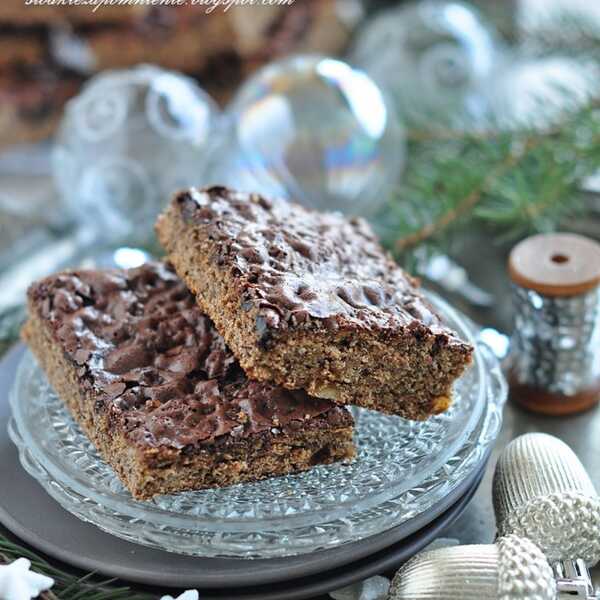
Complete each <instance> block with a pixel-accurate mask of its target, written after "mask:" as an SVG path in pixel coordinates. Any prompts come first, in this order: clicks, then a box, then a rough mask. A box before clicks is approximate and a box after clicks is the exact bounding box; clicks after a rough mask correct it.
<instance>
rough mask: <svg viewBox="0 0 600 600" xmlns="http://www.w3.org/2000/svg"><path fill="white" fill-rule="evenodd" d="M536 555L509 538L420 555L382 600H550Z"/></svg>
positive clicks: (547, 577)
mask: <svg viewBox="0 0 600 600" xmlns="http://www.w3.org/2000/svg"><path fill="white" fill-rule="evenodd" d="M555 598H556V582H555V580H554V577H553V575H552V570H551V569H550V566H549V565H548V563H547V561H546V559H545V558H544V555H543V554H542V552H541V551H540V550H539V548H537V547H536V546H535V544H533V543H532V542H530V541H529V540H526V539H523V538H519V537H518V536H515V535H509V536H506V537H504V538H500V539H499V540H498V541H497V542H496V543H495V544H488V545H473V546H454V547H451V548H442V549H439V550H431V551H429V552H423V553H422V554H419V555H417V556H415V557H414V558H412V559H411V560H410V561H408V562H407V563H406V565H404V566H403V567H402V568H401V569H400V571H398V573H397V574H396V576H395V577H394V580H393V581H392V585H391V587H390V593H389V596H388V600H483V599H485V600H555Z"/></svg>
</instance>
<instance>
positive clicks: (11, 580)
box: [0, 558, 188, 600]
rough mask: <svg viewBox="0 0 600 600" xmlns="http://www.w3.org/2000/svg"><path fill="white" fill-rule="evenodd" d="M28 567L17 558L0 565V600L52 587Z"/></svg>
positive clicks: (19, 599)
mask: <svg viewBox="0 0 600 600" xmlns="http://www.w3.org/2000/svg"><path fill="white" fill-rule="evenodd" d="M30 567H31V562H30V561H29V560H27V559H26V558H18V559H17V560H15V561H14V562H12V563H10V564H9V565H0V598H2V600H31V598H37V597H38V596H39V595H40V593H41V592H45V591H46V590H49V589H50V588H51V587H52V586H53V585H54V579H52V578H51V577H47V576H46V575H41V574H40V573H35V572H34V571H30V570H29V569H30ZM185 600H188V599H185Z"/></svg>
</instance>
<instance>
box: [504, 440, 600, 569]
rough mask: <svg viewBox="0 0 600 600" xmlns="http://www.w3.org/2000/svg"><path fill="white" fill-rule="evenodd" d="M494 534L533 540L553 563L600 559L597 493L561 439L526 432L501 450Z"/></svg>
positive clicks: (599, 514)
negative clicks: (495, 529) (511, 535)
mask: <svg viewBox="0 0 600 600" xmlns="http://www.w3.org/2000/svg"><path fill="white" fill-rule="evenodd" d="M493 495H494V510H495V513H496V521H497V527H498V535H499V536H505V535H508V534H515V535H518V536H522V537H526V538H528V539H530V540H531V541H533V542H534V543H535V544H536V545H537V546H539V548H540V549H541V550H542V551H543V552H544V554H545V555H546V557H547V559H548V560H549V561H550V562H551V563H552V562H555V561H561V560H576V559H583V560H584V561H585V563H587V565H589V566H592V565H594V564H596V563H597V562H598V560H600V498H599V497H598V495H597V493H596V490H595V489H594V486H593V484H592V482H591V480H590V478H589V476H588V474H587V472H586V471H585V469H584V467H583V465H582V464H581V462H580V461H579V459H578V458H577V456H575V454H574V452H573V451H572V450H571V449H570V448H569V447H568V446H567V445H566V444H565V443H564V442H562V441H561V440H559V439H557V438H555V437H553V436H550V435H546V434H543V433H528V434H526V435H522V436H520V437H518V438H516V439H515V440H513V441H512V442H511V443H510V444H509V445H508V446H507V447H506V449H505V450H504V451H503V452H502V454H501V456H500V459H499V460H498V464H497V466H496V472H495V474H494V482H493Z"/></svg>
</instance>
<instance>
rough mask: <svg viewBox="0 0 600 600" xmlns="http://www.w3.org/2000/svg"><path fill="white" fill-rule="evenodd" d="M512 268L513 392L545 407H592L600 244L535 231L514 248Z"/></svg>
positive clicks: (598, 395)
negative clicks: (535, 232) (513, 323)
mask: <svg viewBox="0 0 600 600" xmlns="http://www.w3.org/2000/svg"><path fill="white" fill-rule="evenodd" d="M508 271H509V275H510V277H511V279H512V281H513V284H514V285H513V305H514V312H515V327H514V333H513V336H512V343H511V353H510V365H509V371H510V374H509V381H510V386H511V389H510V396H511V398H512V399H513V400H515V401H517V402H519V403H520V404H522V405H523V406H525V407H526V408H528V409H529V410H533V411H537V412H541V413H545V414H554V415H562V414H571V413H574V412H578V411H582V410H585V409H587V408H590V407H591V406H593V405H594V404H596V403H597V402H598V400H599V399H600V244H598V243H597V242H595V241H594V240H591V239H588V238H586V237H583V236H581V235H575V234H570V233H553V234H541V235H534V236H532V237H529V238H527V239H525V240H523V241H521V242H520V243H519V244H517V245H516V246H515V247H514V248H513V250H512V251H511V253H510V258H509V262H508Z"/></svg>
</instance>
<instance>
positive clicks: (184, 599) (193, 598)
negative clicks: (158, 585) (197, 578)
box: [160, 590, 198, 600]
mask: <svg viewBox="0 0 600 600" xmlns="http://www.w3.org/2000/svg"><path fill="white" fill-rule="evenodd" d="M160 600H198V591H197V590H186V591H185V592H183V594H180V595H179V596H177V598H173V596H163V597H162V598H161V599H160Z"/></svg>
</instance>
